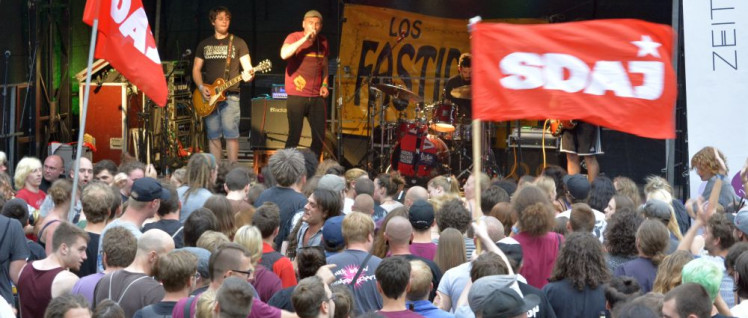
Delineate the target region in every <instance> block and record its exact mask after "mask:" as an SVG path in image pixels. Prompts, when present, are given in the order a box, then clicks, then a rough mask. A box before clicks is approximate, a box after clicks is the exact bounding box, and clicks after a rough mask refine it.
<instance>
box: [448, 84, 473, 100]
mask: <svg viewBox="0 0 748 318" xmlns="http://www.w3.org/2000/svg"><path fill="white" fill-rule="evenodd" d="M472 92H473V88H472V86H470V85H464V86H460V87H455V88H453V89H452V92H450V93H449V94H450V95H452V97H454V98H461V99H472V98H473V94H472Z"/></svg>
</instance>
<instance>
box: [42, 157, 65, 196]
mask: <svg viewBox="0 0 748 318" xmlns="http://www.w3.org/2000/svg"><path fill="white" fill-rule="evenodd" d="M42 168H44V169H43V171H42V174H43V176H44V177H43V178H42V184H41V185H40V186H39V189H40V190H42V191H44V192H45V193H46V192H47V190H49V187H51V186H52V183H53V182H55V181H57V179H59V178H60V176H61V175H62V174H64V173H65V162H64V161H63V160H62V157H60V156H58V155H50V156H47V158H46V159H44V166H42Z"/></svg>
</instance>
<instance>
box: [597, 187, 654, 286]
mask: <svg viewBox="0 0 748 318" xmlns="http://www.w3.org/2000/svg"><path fill="white" fill-rule="evenodd" d="M624 198H625V197H624ZM626 200H628V198H627V199H626ZM643 221H644V218H643V217H642V216H641V215H639V213H636V212H634V211H630V210H628V211H623V210H622V211H619V212H617V213H615V214H613V216H611V218H610V220H609V221H608V226H606V227H605V233H604V235H605V249H606V251H607V253H606V254H605V261H606V263H607V264H608V269H610V271H611V272H615V270H616V269H617V268H618V266H621V265H622V264H623V263H626V262H628V261H631V260H633V259H635V258H636V255H638V254H639V251H638V250H637V249H636V231H637V230H638V229H639V225H641V223H642V222H643Z"/></svg>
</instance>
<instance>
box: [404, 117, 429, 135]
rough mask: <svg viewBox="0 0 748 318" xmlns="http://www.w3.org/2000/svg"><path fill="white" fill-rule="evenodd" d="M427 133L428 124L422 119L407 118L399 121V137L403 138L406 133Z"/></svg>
mask: <svg viewBox="0 0 748 318" xmlns="http://www.w3.org/2000/svg"><path fill="white" fill-rule="evenodd" d="M426 133H428V126H427V125H426V124H425V123H423V122H421V121H418V120H405V119H400V120H398V121H397V134H398V139H402V138H403V137H405V136H406V135H419V134H420V135H425V134H426Z"/></svg>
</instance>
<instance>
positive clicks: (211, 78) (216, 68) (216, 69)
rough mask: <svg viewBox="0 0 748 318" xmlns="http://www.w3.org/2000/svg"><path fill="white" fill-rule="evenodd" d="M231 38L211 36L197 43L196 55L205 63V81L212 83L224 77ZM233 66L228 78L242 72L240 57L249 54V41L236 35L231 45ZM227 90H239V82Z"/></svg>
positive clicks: (203, 70)
mask: <svg viewBox="0 0 748 318" xmlns="http://www.w3.org/2000/svg"><path fill="white" fill-rule="evenodd" d="M229 38H230V36H227V37H225V38H223V39H220V40H219V39H216V37H215V36H211V37H209V38H207V39H205V40H202V41H201V42H200V44H198V45H197V49H196V50H195V57H197V58H201V59H202V60H203V61H204V63H203V69H202V70H201V72H202V74H203V83H207V84H212V83H213V82H215V80H216V79H218V78H222V77H223V75H224V72H225V70H226V55H227V54H228V48H229ZM231 46H232V48H231V66H230V68H229V77H228V79H231V78H234V77H236V76H237V75H239V74H240V72H241V71H240V69H241V63H240V62H239V58H240V57H242V56H244V55H248V54H249V49H248V48H247V43H246V42H244V40H242V38H240V37H238V36H236V35H234V42H233V44H232V45H231ZM227 91H229V92H239V84H238V83H237V84H236V85H234V86H231V88H229V89H228V90H227Z"/></svg>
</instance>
